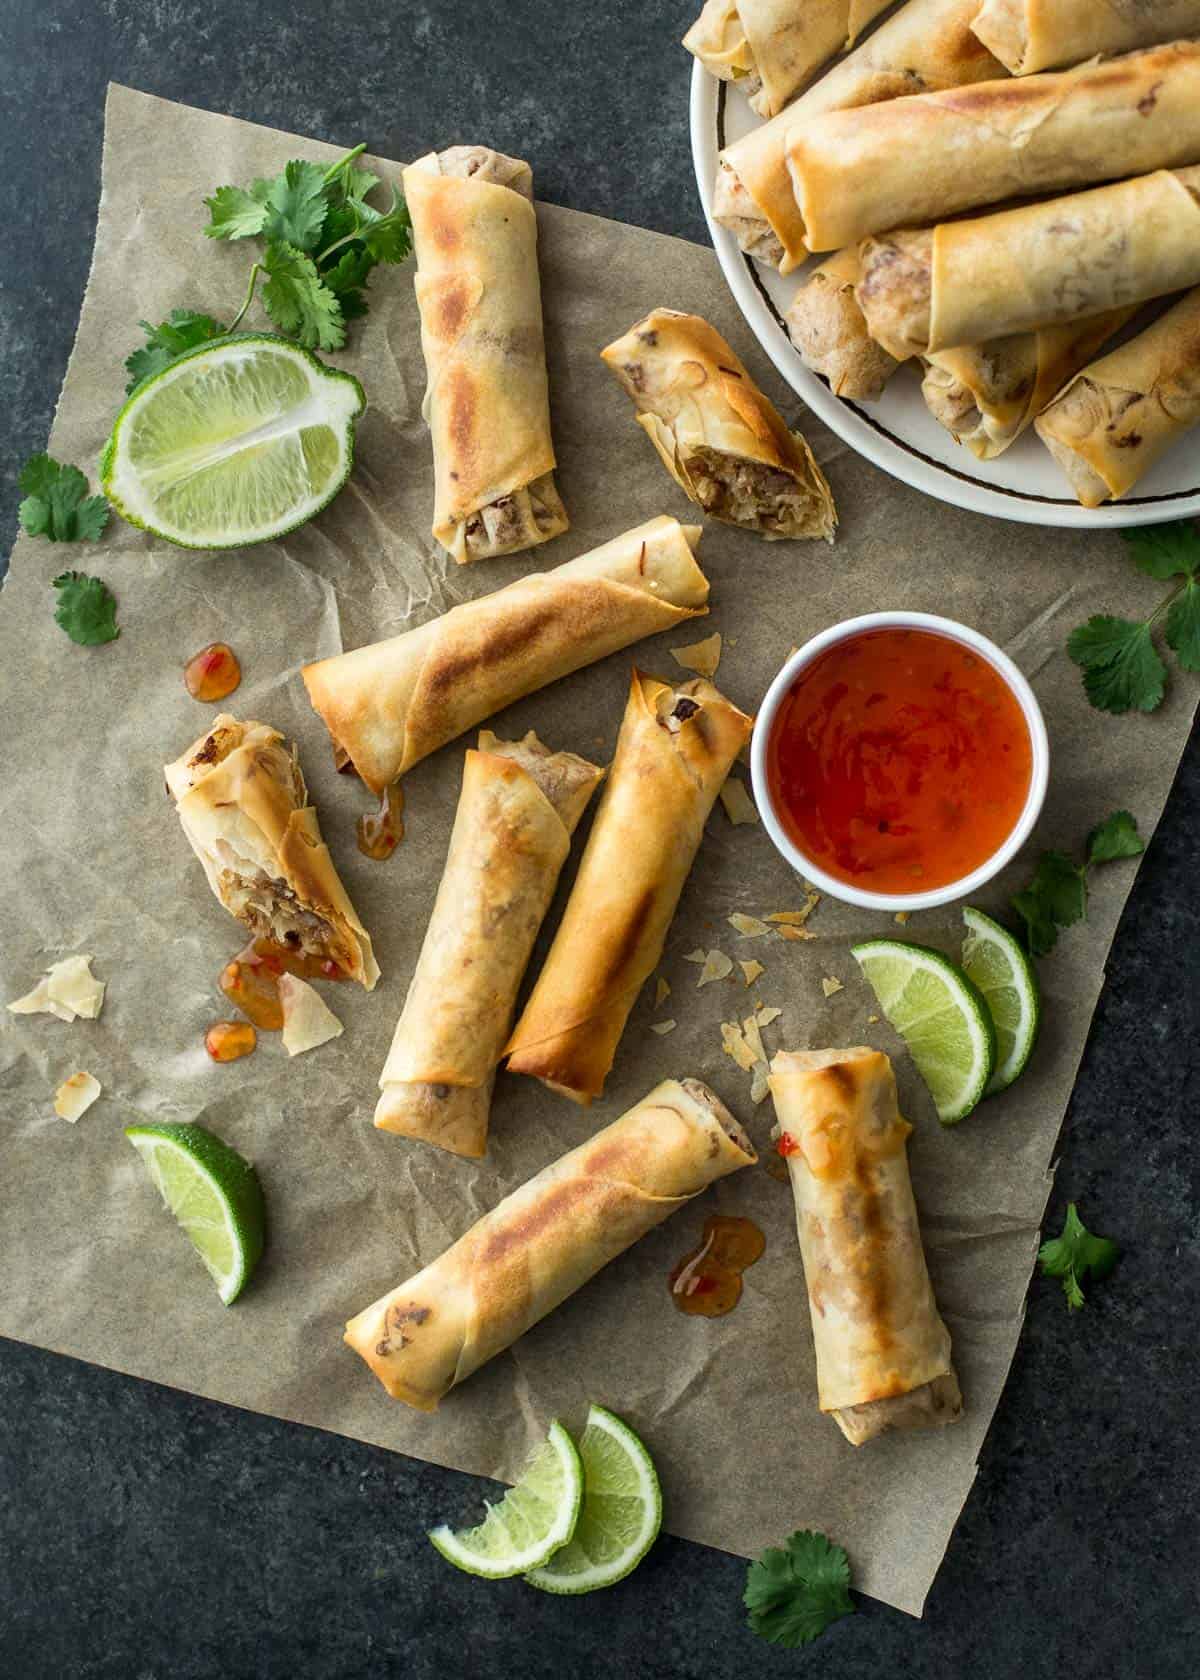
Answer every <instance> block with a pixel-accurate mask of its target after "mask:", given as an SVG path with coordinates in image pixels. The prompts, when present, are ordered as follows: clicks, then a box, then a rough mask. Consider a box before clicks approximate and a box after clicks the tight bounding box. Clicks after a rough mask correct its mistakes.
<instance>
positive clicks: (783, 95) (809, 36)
mask: <svg viewBox="0 0 1200 1680" xmlns="http://www.w3.org/2000/svg"><path fill="white" fill-rule="evenodd" d="M891 4H892V0H822V3H821V4H819V5H816V6H813V5H809V4H805V3H804V0H707V4H706V5H705V7H704V9H703V11H702V12H701V13H700V16H699V17H698V18H697V19H696V22H695V23H694V24H693V25H692V27H691V29H689V30H688V32H687V34H686V35H685V36H684V38H683V44H684V46H685V47H686V48H687V50H688V51H689V52H690V53H692V54H693V56H694V57H696V58H698V59H699V60H700V62H701V63H702V64H703V65H704V67H705V69H706V70H708V71H709V72H710V74H712V75H714V76H718V77H720V78H721V80H723V81H732V82H736V83H737V85H738V86H739V87H740V88H741V90H742V92H743V93H744V94H745V95H746V97H747V99H748V100H749V101H750V107H751V109H752V110H753V111H755V112H757V114H758V115H759V116H760V117H773V116H775V115H776V113H777V112H779V111H782V110H783V107H784V106H785V105H786V104H787V102H788V100H789V99H791V98H792V96H793V95H794V94H795V93H797V92H798V91H799V90H800V89H801V88H802V87H804V86H806V85H807V83H809V82H810V81H811V80H812V78H813V77H814V76H815V75H816V73H817V71H818V70H819V69H820V68H821V66H822V65H823V64H824V63H825V62H826V61H827V60H828V59H830V58H832V57H833V55H834V54H835V53H839V52H842V51H843V50H844V49H845V48H846V47H849V46H853V44H854V42H855V40H856V39H857V37H858V36H859V35H860V34H861V33H862V31H863V30H864V29H865V28H866V27H867V25H868V24H869V23H871V22H872V20H873V19H874V18H876V17H878V16H879V14H880V12H882V11H886V9H887V8H888V6H890V5H891Z"/></svg>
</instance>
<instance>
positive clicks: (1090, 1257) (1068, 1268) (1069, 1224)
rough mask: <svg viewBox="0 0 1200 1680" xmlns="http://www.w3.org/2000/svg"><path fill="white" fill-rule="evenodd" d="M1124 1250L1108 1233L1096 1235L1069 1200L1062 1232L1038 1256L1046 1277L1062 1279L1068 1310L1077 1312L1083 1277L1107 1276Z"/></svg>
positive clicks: (1096, 1280)
mask: <svg viewBox="0 0 1200 1680" xmlns="http://www.w3.org/2000/svg"><path fill="white" fill-rule="evenodd" d="M1120 1256H1121V1250H1120V1249H1119V1248H1118V1247H1117V1245H1116V1243H1115V1242H1112V1241H1110V1240H1109V1238H1108V1237H1094V1236H1093V1235H1092V1233H1091V1232H1090V1231H1089V1230H1088V1229H1087V1228H1086V1226H1085V1225H1084V1223H1083V1221H1082V1219H1080V1217H1079V1209H1078V1208H1077V1207H1076V1206H1075V1203H1074V1202H1068V1204H1067V1217H1066V1220H1065V1221H1064V1223H1063V1228H1062V1235H1061V1236H1060V1237H1051V1238H1050V1240H1049V1241H1048V1242H1044V1243H1043V1244H1042V1246H1041V1248H1040V1249H1039V1250H1038V1260H1039V1261H1040V1262H1041V1267H1042V1271H1043V1272H1044V1273H1045V1274H1046V1276H1047V1277H1056V1278H1060V1279H1061V1280H1062V1287H1063V1294H1064V1295H1065V1296H1066V1298H1067V1309H1068V1311H1069V1312H1078V1311H1079V1309H1080V1307H1082V1306H1083V1302H1084V1295H1083V1290H1082V1288H1081V1287H1080V1279H1081V1278H1084V1277H1089V1278H1091V1279H1092V1281H1093V1282H1098V1281H1099V1280H1100V1279H1101V1278H1106V1277H1107V1276H1108V1274H1109V1273H1110V1272H1111V1271H1112V1269H1113V1267H1114V1266H1115V1265H1116V1263H1117V1261H1118V1260H1119V1259H1120Z"/></svg>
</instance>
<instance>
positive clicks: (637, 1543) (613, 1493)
mask: <svg viewBox="0 0 1200 1680" xmlns="http://www.w3.org/2000/svg"><path fill="white" fill-rule="evenodd" d="M579 1456H580V1458H581V1459H582V1460H583V1510H582V1511H581V1512H580V1513H579V1522H578V1524H577V1525H576V1528H575V1533H574V1534H573V1535H572V1537H571V1539H570V1540H568V1541H567V1543H566V1545H565V1546H563V1547H562V1548H561V1550H559V1551H557V1552H555V1554H554V1556H553V1557H552V1558H551V1559H550V1561H549V1563H546V1564H543V1565H542V1567H541V1568H540V1569H533V1570H530V1572H529V1573H528V1574H527V1575H526V1577H525V1579H526V1580H527V1581H528V1582H529V1583H530V1585H531V1586H534V1587H541V1588H542V1589H543V1590H544V1591H545V1592H553V1593H585V1592H595V1591H596V1589H597V1588H598V1587H611V1586H612V1585H613V1584H614V1582H616V1581H620V1580H623V1579H624V1577H625V1576H626V1575H628V1574H629V1572H630V1570H632V1569H634V1568H636V1566H637V1565H638V1564H639V1563H640V1562H641V1561H642V1559H643V1558H644V1557H645V1555H646V1553H647V1552H648V1551H649V1550H650V1547H651V1546H652V1545H653V1544H654V1541H655V1539H656V1538H657V1536H658V1531H659V1529H660V1528H661V1526H662V1493H661V1492H660V1490H659V1486H658V1477H657V1476H656V1475H655V1473H654V1465H653V1463H652V1462H651V1459H650V1454H649V1453H648V1452H647V1451H646V1449H645V1447H644V1446H643V1445H642V1443H641V1442H640V1441H639V1440H638V1438H637V1436H636V1435H635V1434H634V1433H633V1430H632V1429H630V1427H629V1425H628V1424H625V1423H622V1422H621V1420H620V1418H619V1417H614V1416H613V1414H612V1413H611V1412H606V1411H605V1409H604V1407H603V1406H593V1407H592V1408H591V1409H590V1411H589V1412H588V1417H587V1425H586V1427H585V1428H584V1431H583V1434H582V1435H581V1436H580V1439H579Z"/></svg>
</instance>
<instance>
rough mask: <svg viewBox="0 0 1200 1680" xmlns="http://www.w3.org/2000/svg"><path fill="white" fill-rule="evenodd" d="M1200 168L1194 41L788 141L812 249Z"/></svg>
mask: <svg viewBox="0 0 1200 1680" xmlns="http://www.w3.org/2000/svg"><path fill="white" fill-rule="evenodd" d="M1197 159H1200V44H1197V43H1195V42H1187V41H1184V42H1174V43H1173V44H1171V45H1170V46H1165V47H1152V48H1150V49H1149V50H1148V51H1146V52H1141V53H1130V54H1129V55H1128V56H1127V57H1125V58H1118V59H1112V60H1110V61H1109V62H1108V63H1105V64H1087V65H1081V66H1080V67H1079V68H1078V69H1075V70H1064V71H1061V72H1059V73H1057V74H1054V75H1043V76H1029V77H1025V78H1024V79H1023V80H1018V81H1014V80H1012V79H1011V78H1007V77H1006V78H1005V79H1003V80H1001V81H994V82H979V83H977V84H976V85H975V86H974V87H967V88H954V89H951V90H949V91H943V92H940V93H923V94H918V95H917V96H916V97H915V98H912V99H891V100H888V101H886V102H885V103H884V104H882V105H868V106H865V107H863V108H862V109H860V110H856V111H833V112H831V113H830V114H829V115H827V116H822V117H817V118H814V119H813V120H811V121H806V122H803V123H800V124H798V125H795V126H793V128H792V129H791V132H790V134H789V137H788V167H789V169H790V171H791V176H792V186H793V189H794V190H795V194H796V203H797V205H798V207H799V211H800V215H801V217H802V219H803V223H804V231H805V238H806V240H807V243H808V245H809V248H810V249H811V250H814V251H832V250H836V249H839V248H840V247H841V246H843V245H849V244H851V243H852V242H853V241H855V240H861V239H865V238H867V237H868V236H869V235H870V234H874V233H879V232H882V231H883V230H885V229H888V228H896V227H915V226H919V225H921V224H923V223H927V222H933V221H944V220H945V219H946V218H947V217H949V216H952V215H953V214H954V213H955V211H958V210H968V209H972V208H974V207H976V206H980V205H985V204H998V203H999V202H1000V201H1001V200H1004V199H1009V198H1023V197H1028V196H1030V195H1031V194H1035V193H1050V192H1062V191H1064V190H1066V189H1070V188H1074V187H1083V186H1087V185H1089V184H1090V183H1092V182H1097V181H1106V180H1112V179H1114V178H1115V177H1118V176H1126V175H1142V174H1145V173H1147V172H1148V171H1150V170H1156V169H1173V168H1178V167H1181V166H1183V165H1185V164H1191V163H1195V162H1196V161H1197ZM1093 313H1095V312H1093ZM977 336H978V335H977ZM989 336H992V337H995V336H997V335H996V334H994V333H993V334H991V335H989ZM957 342H959V343H967V342H973V341H969V340H958V341H957Z"/></svg>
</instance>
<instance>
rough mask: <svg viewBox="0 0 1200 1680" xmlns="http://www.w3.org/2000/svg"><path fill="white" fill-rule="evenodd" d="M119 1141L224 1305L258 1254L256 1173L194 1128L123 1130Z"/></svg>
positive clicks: (260, 1214) (260, 1224) (261, 1222)
mask: <svg viewBox="0 0 1200 1680" xmlns="http://www.w3.org/2000/svg"><path fill="white" fill-rule="evenodd" d="M125 1136H126V1137H127V1138H128V1139H129V1141H130V1143H131V1144H132V1145H133V1147H134V1148H135V1149H136V1150H137V1151H138V1153H139V1155H140V1156H141V1157H142V1160H143V1161H145V1163H146V1166H147V1168H148V1170H149V1173H150V1177H151V1178H152V1179H153V1180H154V1182H155V1184H157V1186H158V1188H159V1190H160V1191H161V1192H162V1199H163V1201H164V1202H166V1204H167V1206H168V1207H169V1208H170V1210H171V1212H172V1213H173V1214H174V1215H175V1217H176V1219H178V1221H179V1223H180V1224H181V1225H182V1226H183V1228H184V1230H185V1231H186V1232H187V1234H188V1236H189V1237H190V1238H191V1239H192V1246H193V1247H194V1248H195V1250H196V1253H197V1254H198V1255H199V1256H200V1258H201V1260H203V1262H204V1264H205V1265H206V1266H207V1267H208V1269H209V1271H210V1272H211V1273H212V1275H213V1279H214V1281H215V1283H216V1285H217V1293H218V1294H219V1295H220V1297H221V1299H222V1301H224V1303H225V1305H226V1306H229V1304H230V1302H232V1301H236V1300H237V1298H238V1296H239V1295H240V1294H241V1292H242V1290H243V1289H244V1288H245V1287H246V1284H247V1283H248V1282H249V1280H250V1274H251V1272H253V1270H254V1268H255V1266H256V1265H257V1264H258V1261H259V1257H260V1255H261V1254H262V1251H263V1232H264V1226H265V1214H264V1209H263V1193H262V1186H261V1185H260V1184H259V1182H258V1174H257V1173H256V1172H255V1170H254V1168H253V1167H252V1166H251V1165H250V1163H249V1161H247V1160H245V1159H244V1158H243V1157H242V1156H241V1155H239V1154H238V1152H237V1150H236V1149H231V1148H230V1147H229V1145H228V1144H227V1143H222V1142H221V1140H220V1138H219V1137H214V1136H213V1134H212V1133H211V1132H210V1131H206V1130H205V1128H204V1127H203V1126H197V1125H196V1124H194V1123H193V1124H191V1125H185V1126H171V1125H162V1126H156V1125H145V1126H126V1128H125Z"/></svg>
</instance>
